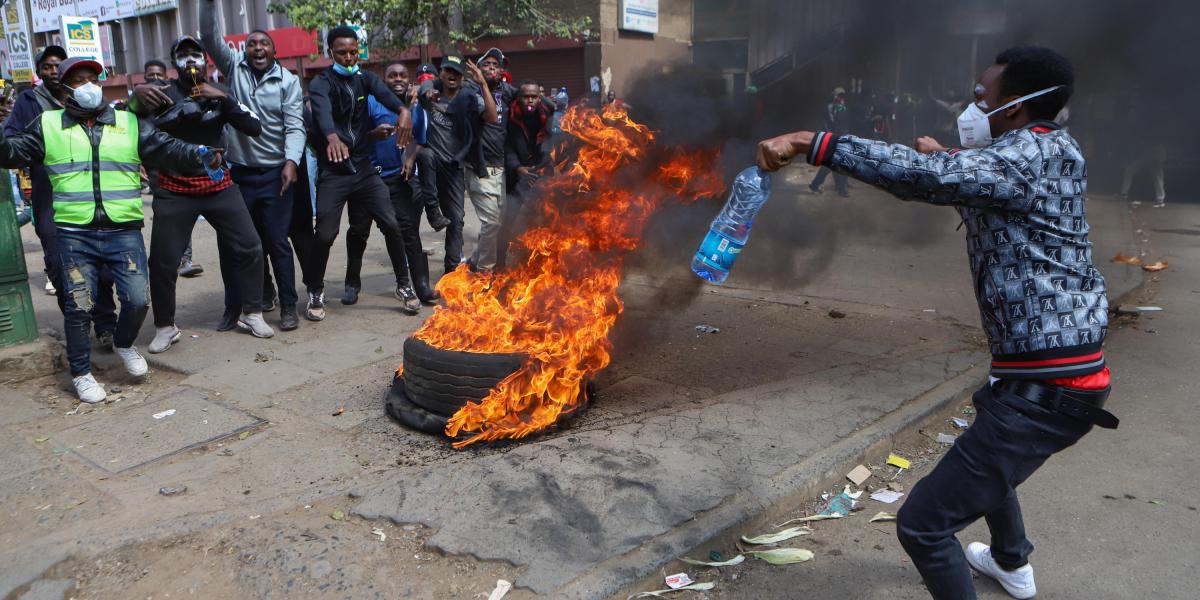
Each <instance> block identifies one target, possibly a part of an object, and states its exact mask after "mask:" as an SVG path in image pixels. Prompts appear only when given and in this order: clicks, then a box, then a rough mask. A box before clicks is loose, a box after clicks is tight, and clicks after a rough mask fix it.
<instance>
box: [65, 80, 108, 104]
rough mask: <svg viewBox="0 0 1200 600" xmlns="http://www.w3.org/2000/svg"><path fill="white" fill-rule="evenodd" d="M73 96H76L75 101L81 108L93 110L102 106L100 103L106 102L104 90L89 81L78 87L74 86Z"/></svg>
mask: <svg viewBox="0 0 1200 600" xmlns="http://www.w3.org/2000/svg"><path fill="white" fill-rule="evenodd" d="M71 97H73V98H75V103H76V104H78V105H79V107H80V108H82V109H84V110H93V109H96V108H100V105H101V104H103V103H104V90H102V89H100V86H98V85H96V84H94V83H92V82H90V81H89V82H87V83H85V84H83V85H81V86H79V87H77V88H72V89H71Z"/></svg>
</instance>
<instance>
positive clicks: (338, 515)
mask: <svg viewBox="0 0 1200 600" xmlns="http://www.w3.org/2000/svg"><path fill="white" fill-rule="evenodd" d="M329 518H330V519H333V520H334V521H344V520H345V519H346V513H344V512H342V511H340V510H335V511H333V512H331V513H329Z"/></svg>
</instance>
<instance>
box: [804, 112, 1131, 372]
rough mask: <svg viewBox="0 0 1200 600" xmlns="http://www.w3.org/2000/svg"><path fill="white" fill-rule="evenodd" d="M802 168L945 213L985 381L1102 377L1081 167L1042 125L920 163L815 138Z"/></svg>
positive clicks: (1068, 143)
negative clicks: (958, 238) (972, 310)
mask: <svg viewBox="0 0 1200 600" xmlns="http://www.w3.org/2000/svg"><path fill="white" fill-rule="evenodd" d="M812 148H813V149H812V152H810V153H809V155H808V160H809V162H810V163H812V164H814V165H820V166H827V167H829V168H830V169H833V170H834V172H838V173H845V174H847V175H850V176H851V177H854V178H855V179H859V180H861V181H864V182H866V183H869V184H871V185H874V186H876V187H879V188H881V189H883V190H885V191H887V192H890V193H892V194H893V195H895V196H897V197H899V198H900V199H902V200H919V201H922V202H928V203H930V204H942V205H950V206H954V207H955V208H956V209H958V212H959V214H960V215H962V218H963V223H964V224H965V225H966V228H967V254H968V256H969V257H970V261H971V273H972V275H974V277H975V297H976V299H977V301H978V304H979V312H980V315H981V318H982V320H983V328H984V330H985V331H986V332H987V337H988V342H989V346H990V349H991V352H992V375H993V376H995V377H999V378H1002V379H1029V380H1042V379H1053V378H1062V377H1074V376H1077V375H1087V374H1089V373H1095V372H1097V371H1100V370H1103V369H1104V354H1103V351H1102V350H1101V343H1102V342H1103V341H1104V336H1105V334H1106V333H1107V331H1108V298H1107V296H1106V295H1105V288H1104V277H1103V276H1101V275H1100V271H1097V270H1096V267H1095V266H1094V265H1093V257H1092V243H1091V242H1090V241H1088V223H1087V218H1086V216H1085V214H1084V208H1085V204H1086V200H1085V198H1084V192H1085V190H1086V189H1087V167H1086V166H1085V163H1084V159H1083V154H1082V153H1081V151H1080V149H1079V144H1078V143H1077V142H1076V141H1075V140H1074V138H1072V137H1071V136H1070V135H1069V134H1068V133H1067V132H1065V131H1062V130H1060V129H1059V128H1058V126H1057V125H1055V124H1054V123H1053V122H1049V121H1041V122H1037V123H1033V124H1030V125H1029V126H1027V127H1025V128H1024V129H1018V130H1014V131H1009V132H1008V133H1005V134H1004V135H1002V136H1000V137H999V138H998V139H996V141H994V142H992V145H991V146H988V147H987V148H980V149H974V150H958V151H951V152H935V153H932V154H920V153H918V152H917V151H916V150H913V149H912V148H909V147H907V146H902V145H899V144H895V145H893V144H887V143H884V142H879V141H874V140H867V139H862V138H857V137H854V136H848V135H847V136H837V135H835V134H830V133H819V134H817V136H816V137H815V138H814V140H813V146H812Z"/></svg>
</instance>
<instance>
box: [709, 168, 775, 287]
mask: <svg viewBox="0 0 1200 600" xmlns="http://www.w3.org/2000/svg"><path fill="white" fill-rule="evenodd" d="M770 195H771V175H770V174H768V173H766V172H764V171H762V170H760V169H759V168H758V167H750V168H748V169H746V170H744V171H742V172H741V173H738V176H737V179H735V180H734V181H733V191H732V192H730V194H729V200H726V201H725V208H722V209H721V213H720V214H718V215H717V218H715V219H713V222H712V226H711V227H709V229H708V235H706V236H705V237H704V241H703V242H700V249H699V250H697V251H696V257H695V258H693V259H692V271H693V272H695V273H696V274H697V275H699V276H700V277H701V278H702V279H706V280H708V281H711V282H713V283H716V284H722V283H725V279H726V278H728V277H729V270H730V269H732V268H733V261H735V260H737V257H738V255H739V254H741V252H742V248H743V247H745V245H746V239H747V238H749V237H750V228H751V227H752V226H753V225H754V216H755V215H757V214H758V210H759V209H760V208H762V206H763V204H766V203H767V198H768V197H770Z"/></svg>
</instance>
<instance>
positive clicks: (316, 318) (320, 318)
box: [304, 311, 325, 323]
mask: <svg viewBox="0 0 1200 600" xmlns="http://www.w3.org/2000/svg"><path fill="white" fill-rule="evenodd" d="M304 318H305V319H308V320H309V321H312V322H314V323H319V322H321V321H324V320H325V315H314V314H312V313H309V312H307V311H305V313H304Z"/></svg>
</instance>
